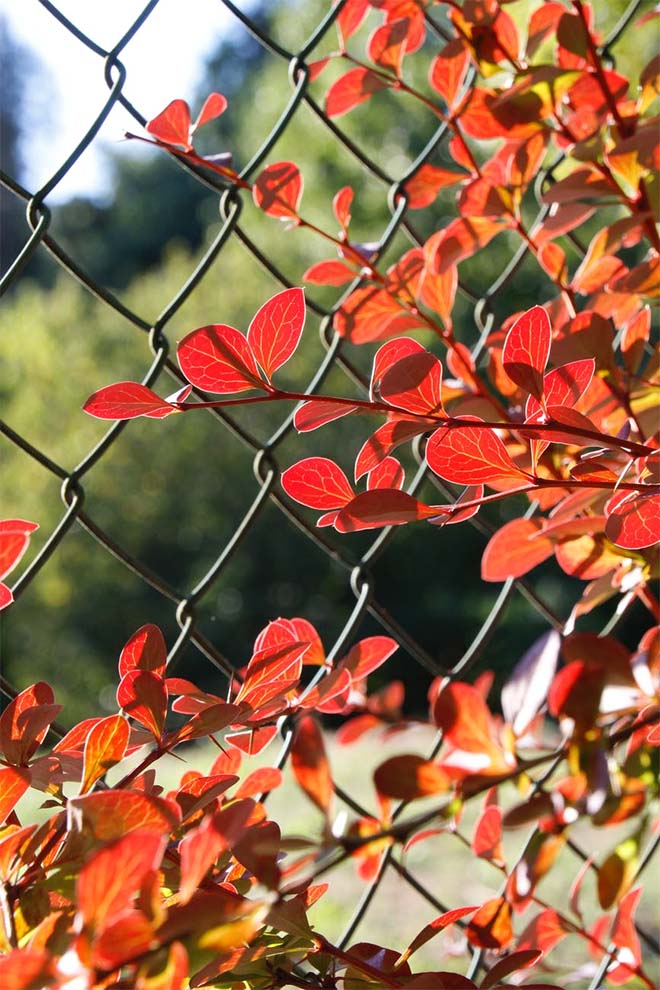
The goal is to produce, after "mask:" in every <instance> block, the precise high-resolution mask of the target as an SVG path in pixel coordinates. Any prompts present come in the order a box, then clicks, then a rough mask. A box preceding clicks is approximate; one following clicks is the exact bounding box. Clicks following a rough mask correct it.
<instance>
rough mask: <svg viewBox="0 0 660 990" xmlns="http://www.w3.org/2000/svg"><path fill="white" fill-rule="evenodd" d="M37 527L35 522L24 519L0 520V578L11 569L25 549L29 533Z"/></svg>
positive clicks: (28, 540)
mask: <svg viewBox="0 0 660 990" xmlns="http://www.w3.org/2000/svg"><path fill="white" fill-rule="evenodd" d="M35 529H39V526H38V524H37V523H33V522H27V520H25V519H3V520H1V521H0V578H3V577H5V576H6V575H7V574H9V572H10V571H12V570H13V569H14V568H15V567H16V564H18V562H19V561H20V559H21V557H22V556H23V554H24V553H25V551H26V550H27V546H28V543H29V542H30V534H31V533H34V531H35Z"/></svg>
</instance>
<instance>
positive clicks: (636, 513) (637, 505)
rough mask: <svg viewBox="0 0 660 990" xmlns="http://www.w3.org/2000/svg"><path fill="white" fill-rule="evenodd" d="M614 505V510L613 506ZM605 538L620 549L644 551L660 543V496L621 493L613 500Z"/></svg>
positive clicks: (608, 507) (607, 508) (610, 504)
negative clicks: (645, 548) (659, 541)
mask: <svg viewBox="0 0 660 990" xmlns="http://www.w3.org/2000/svg"><path fill="white" fill-rule="evenodd" d="M612 506H613V507H612ZM608 511H609V515H608V519H607V523H606V524H605V535H606V536H607V538H608V539H609V540H611V541H612V543H614V544H615V545H616V546H618V547H624V548H625V549H626V550H641V549H643V548H644V547H651V546H653V545H654V544H655V543H657V542H658V540H660V495H653V494H649V495H633V496H632V498H631V497H630V494H629V493H627V492H626V493H619V494H617V495H616V496H614V498H613V499H610V502H609V503H608V506H607V507H606V512H608Z"/></svg>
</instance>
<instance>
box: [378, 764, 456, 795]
mask: <svg viewBox="0 0 660 990" xmlns="http://www.w3.org/2000/svg"><path fill="white" fill-rule="evenodd" d="M374 784H375V785H376V790H377V791H378V793H379V794H381V795H382V796H383V797H388V798H396V799H397V800H400V801H414V800H415V798H421V797H429V796H430V795H432V794H444V793H445V792H446V791H448V790H450V788H451V778H450V777H449V776H448V775H447V774H446V773H445V771H444V770H442V768H441V767H439V766H438V765H437V764H436V763H433V762H432V761H431V760H425V759H423V758H422V757H421V756H415V755H414V754H412V753H411V754H405V755H401V756H392V757H390V759H389V760H385V762H384V763H381V764H380V766H379V767H377V768H376V770H375V771H374Z"/></svg>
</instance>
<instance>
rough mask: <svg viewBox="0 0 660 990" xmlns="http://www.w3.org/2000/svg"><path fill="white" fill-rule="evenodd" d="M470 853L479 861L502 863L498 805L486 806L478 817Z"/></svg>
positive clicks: (500, 813)
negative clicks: (479, 859)
mask: <svg viewBox="0 0 660 990" xmlns="http://www.w3.org/2000/svg"><path fill="white" fill-rule="evenodd" d="M472 852H473V853H474V855H475V856H478V857H480V858H481V859H487V860H492V861H494V862H496V863H502V862H503V859H504V857H503V853H502V809H501V808H500V807H499V806H498V805H496V804H489V805H487V806H486V807H485V808H484V810H483V811H482V812H481V814H480V815H479V818H478V819H477V824H476V825H475V828H474V834H473V836H472Z"/></svg>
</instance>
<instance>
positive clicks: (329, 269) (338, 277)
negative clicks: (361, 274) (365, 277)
mask: <svg viewBox="0 0 660 990" xmlns="http://www.w3.org/2000/svg"><path fill="white" fill-rule="evenodd" d="M356 274H357V272H356V271H355V269H353V268H350V267H349V266H348V265H347V264H346V262H344V261H339V260H331V261H317V263H316V264H315V265H312V266H311V267H310V268H308V269H307V271H306V272H305V274H304V275H303V281H304V282H313V283H314V284H315V285H346V284H347V283H348V282H352V281H353V279H354V278H355V276H356Z"/></svg>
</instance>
